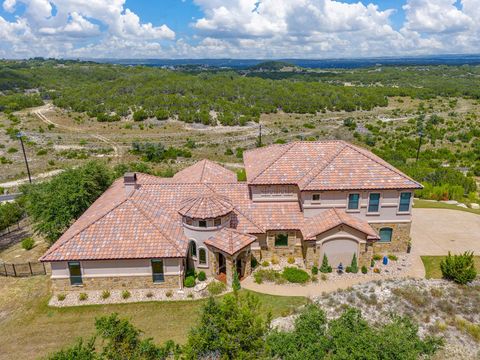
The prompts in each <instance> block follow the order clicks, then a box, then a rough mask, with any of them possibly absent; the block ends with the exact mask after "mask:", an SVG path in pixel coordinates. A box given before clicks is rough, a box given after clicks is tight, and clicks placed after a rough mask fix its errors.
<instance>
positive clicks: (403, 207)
mask: <svg viewBox="0 0 480 360" xmlns="http://www.w3.org/2000/svg"><path fill="white" fill-rule="evenodd" d="M411 197H412V193H409V192H402V193H400V204H399V206H398V211H402V212H409V211H410V198H411Z"/></svg>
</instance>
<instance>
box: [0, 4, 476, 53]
mask: <svg viewBox="0 0 480 360" xmlns="http://www.w3.org/2000/svg"><path fill="white" fill-rule="evenodd" d="M193 1H194V3H195V4H196V5H197V6H198V7H199V8H200V10H201V11H202V13H203V16H201V17H200V18H198V19H196V20H195V19H194V20H193V22H192V24H191V27H192V29H193V35H191V36H188V37H184V38H179V39H177V40H175V37H176V35H175V32H174V31H173V30H172V29H171V28H169V27H168V26H167V25H160V26H155V25H153V24H151V23H146V22H142V19H141V18H140V17H139V16H138V15H137V14H135V13H134V12H133V11H131V10H129V9H128V8H126V6H125V0H88V1H86V0H4V1H3V8H4V10H5V11H7V12H10V13H12V14H14V15H15V16H16V18H15V20H14V21H7V20H6V19H4V18H2V17H1V16H0V38H1V39H2V41H0V56H4V57H28V56H37V55H41V56H61V57H140V58H141V57H143V58H145V57H183V58H188V57H198V58H206V57H237V58H239V57H245V58H282V57H283V58H288V57H295V58H322V57H323V58H324V57H360V56H388V55H417V54H430V53H454V52H459V53H460V52H464V53H467V52H470V53H478V52H480V22H479V21H478V19H480V0H461V1H460V2H459V4H460V5H458V3H457V2H456V1H454V0H403V3H404V5H403V10H404V11H405V22H404V23H403V24H397V25H396V26H393V25H392V24H391V21H392V20H391V17H392V14H393V13H394V12H395V11H398V9H388V10H384V9H380V8H379V7H378V6H377V5H374V4H371V3H368V0H362V1H360V0H359V1H358V2H356V3H350V2H348V3H347V2H345V0H260V1H259V0H193ZM19 3H22V4H24V8H25V11H23V12H22V13H18V12H19V10H18V9H19V8H21V7H19V6H18V4H19ZM160 3H161V2H160ZM179 4H181V3H180V2H179ZM398 6H399V7H400V6H402V3H401V2H400V1H399V5H398ZM173 20H175V19H172V23H173V22H174V21H173ZM4 39H5V40H4Z"/></svg>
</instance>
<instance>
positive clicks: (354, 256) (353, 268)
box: [350, 253, 358, 274]
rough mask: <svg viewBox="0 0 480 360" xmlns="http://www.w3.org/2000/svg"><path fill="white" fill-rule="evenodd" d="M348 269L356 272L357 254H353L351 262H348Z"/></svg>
mask: <svg viewBox="0 0 480 360" xmlns="http://www.w3.org/2000/svg"><path fill="white" fill-rule="evenodd" d="M350 271H351V272H352V273H354V274H356V273H358V264H357V254H355V253H354V254H353V258H352V263H351V264H350Z"/></svg>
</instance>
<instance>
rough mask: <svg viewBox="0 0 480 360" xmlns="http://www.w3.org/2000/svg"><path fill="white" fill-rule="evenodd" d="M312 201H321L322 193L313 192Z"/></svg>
mask: <svg viewBox="0 0 480 360" xmlns="http://www.w3.org/2000/svg"><path fill="white" fill-rule="evenodd" d="M312 201H320V194H313V195H312Z"/></svg>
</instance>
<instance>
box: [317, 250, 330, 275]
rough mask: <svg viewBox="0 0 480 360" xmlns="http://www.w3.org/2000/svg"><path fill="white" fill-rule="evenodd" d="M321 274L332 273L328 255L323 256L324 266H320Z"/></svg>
mask: <svg viewBox="0 0 480 360" xmlns="http://www.w3.org/2000/svg"><path fill="white" fill-rule="evenodd" d="M320 272H321V273H331V272H332V267H331V266H330V265H329V264H328V258H327V255H326V254H323V259H322V266H320Z"/></svg>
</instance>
